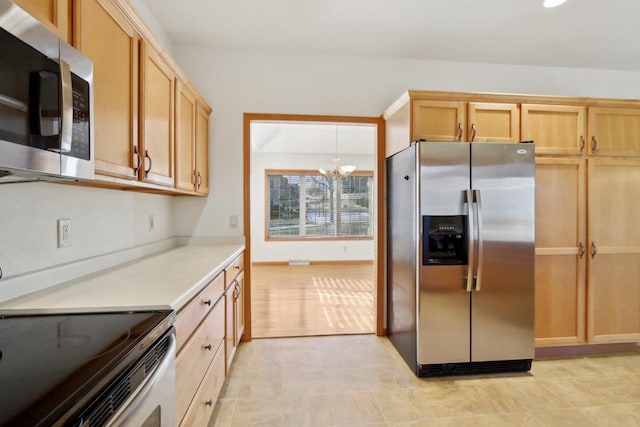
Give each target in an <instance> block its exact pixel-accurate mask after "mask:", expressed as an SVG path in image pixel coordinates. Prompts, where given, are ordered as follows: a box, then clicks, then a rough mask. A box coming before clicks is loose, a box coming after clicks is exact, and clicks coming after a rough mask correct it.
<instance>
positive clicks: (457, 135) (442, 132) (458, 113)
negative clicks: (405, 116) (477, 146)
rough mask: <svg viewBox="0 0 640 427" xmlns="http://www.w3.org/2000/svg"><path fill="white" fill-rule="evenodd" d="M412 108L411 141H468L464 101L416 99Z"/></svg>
mask: <svg viewBox="0 0 640 427" xmlns="http://www.w3.org/2000/svg"><path fill="white" fill-rule="evenodd" d="M411 108H412V117H411V119H412V126H411V141H415V140H417V139H426V140H427V141H466V136H467V134H466V132H465V126H466V122H467V120H466V117H467V115H466V104H465V103H464V102H458V101H429V100H416V101H412V104H411ZM409 142H410V141H407V144H408V143H409Z"/></svg>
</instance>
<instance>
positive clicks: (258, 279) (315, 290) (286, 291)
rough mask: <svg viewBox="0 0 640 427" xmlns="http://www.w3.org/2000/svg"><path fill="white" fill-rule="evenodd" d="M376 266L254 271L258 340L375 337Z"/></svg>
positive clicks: (253, 302) (274, 267)
mask: <svg viewBox="0 0 640 427" xmlns="http://www.w3.org/2000/svg"><path fill="white" fill-rule="evenodd" d="M373 278H374V264H373V263H358V264H342V263H341V264H319V265H314V264H312V265H307V266H300V265H299V266H289V265H254V266H252V267H251V316H252V324H251V328H252V335H253V337H254V338H273V337H293V336H312V335H334V334H362V333H373V332H374V324H375V323H374V318H375V316H374V314H375V307H374V280H373Z"/></svg>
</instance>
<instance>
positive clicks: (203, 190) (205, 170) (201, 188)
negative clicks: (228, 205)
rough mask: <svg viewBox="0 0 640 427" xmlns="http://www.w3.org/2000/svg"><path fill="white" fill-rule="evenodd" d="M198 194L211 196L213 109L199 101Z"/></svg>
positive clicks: (197, 139)
mask: <svg viewBox="0 0 640 427" xmlns="http://www.w3.org/2000/svg"><path fill="white" fill-rule="evenodd" d="M196 107H197V108H196V192H197V193H199V194H202V195H207V194H209V116H210V115H211V107H209V105H208V104H207V103H206V102H204V100H198V102H197V104H196Z"/></svg>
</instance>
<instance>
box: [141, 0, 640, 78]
mask: <svg viewBox="0 0 640 427" xmlns="http://www.w3.org/2000/svg"><path fill="white" fill-rule="evenodd" d="M141 1H143V2H145V3H146V5H147V6H148V8H149V10H150V11H151V12H152V13H153V14H154V16H155V17H156V19H157V20H158V22H159V23H160V24H161V25H162V26H163V28H164V29H165V30H166V32H167V34H168V35H169V37H170V38H171V40H172V41H173V42H174V43H176V44H198V45H210V46H217V47H233V48H247V49H262V50H274V51H285V52H305V53H321V54H338V55H366V56H386V57H402V58H419V59H437V60H449V61H471V62H485V63H499V64H522V65H541V66H560V67H580V68H601V69H615V70H633V71H640V27H639V26H638V17H639V16H640V1H639V0H568V1H567V3H565V4H563V5H561V6H559V7H557V8H554V9H545V8H543V7H542V0H483V1H479V0H440V1H436V0H242V1H233V0H182V1H175V0H141Z"/></svg>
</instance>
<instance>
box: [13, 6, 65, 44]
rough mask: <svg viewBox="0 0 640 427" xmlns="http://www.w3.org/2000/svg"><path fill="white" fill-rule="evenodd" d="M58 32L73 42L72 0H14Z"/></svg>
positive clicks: (59, 35) (61, 36)
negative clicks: (71, 22) (71, 23)
mask: <svg viewBox="0 0 640 427" xmlns="http://www.w3.org/2000/svg"><path fill="white" fill-rule="evenodd" d="M12 1H13V2H14V3H15V4H17V5H18V6H20V7H21V8H23V9H24V10H26V11H27V12H29V13H30V14H31V16H33V17H34V18H36V19H37V20H38V21H40V22H41V23H43V24H44V25H45V26H46V27H47V28H49V29H50V30H51V31H53V32H54V33H56V34H57V35H58V37H60V38H61V39H62V40H64V41H66V42H67V43H70V42H71V25H70V17H71V4H70V1H71V0H12Z"/></svg>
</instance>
